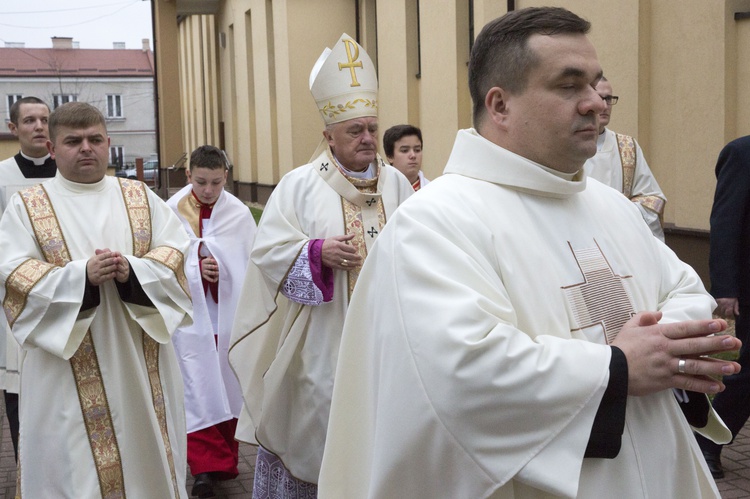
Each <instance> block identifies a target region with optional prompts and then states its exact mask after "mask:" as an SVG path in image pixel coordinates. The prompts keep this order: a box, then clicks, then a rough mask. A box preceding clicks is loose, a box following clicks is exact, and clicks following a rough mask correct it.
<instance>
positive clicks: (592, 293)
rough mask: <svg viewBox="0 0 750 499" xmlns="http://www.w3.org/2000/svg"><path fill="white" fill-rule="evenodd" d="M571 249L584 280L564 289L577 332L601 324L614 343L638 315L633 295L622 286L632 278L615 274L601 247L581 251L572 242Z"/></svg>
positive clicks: (608, 337) (608, 342) (605, 333)
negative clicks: (631, 298)
mask: <svg viewBox="0 0 750 499" xmlns="http://www.w3.org/2000/svg"><path fill="white" fill-rule="evenodd" d="M594 243H595V244H596V241H594ZM568 246H569V247H570V251H572V252H573V257H574V258H575V260H576V263H577V264H578V268H579V269H580V271H581V276H582V277H583V280H582V281H581V282H579V283H577V284H572V285H570V286H563V288H562V289H563V291H564V292H565V296H566V297H567V298H568V302H569V303H570V306H571V308H572V310H573V317H574V319H575V320H576V322H577V324H578V328H577V329H585V328H587V327H591V326H594V325H597V324H599V325H601V326H602V328H603V329H604V335H605V340H606V342H607V344H610V343H611V342H612V340H614V339H615V337H616V336H617V333H619V332H620V329H622V326H623V325H624V324H625V323H626V322H627V321H628V320H629V319H630V318H631V317H632V316H633V315H634V314H635V310H634V308H633V304H632V302H631V300H630V296H628V292H627V290H626V289H625V287H624V286H623V284H622V283H623V280H624V279H630V278H632V276H620V275H617V274H615V273H614V271H613V270H612V267H610V265H609V262H608V261H607V259H606V258H605V256H604V254H603V253H602V250H601V248H600V247H599V245H598V244H596V246H594V247H592V248H584V249H578V250H576V249H573V246H571V245H570V243H568Z"/></svg>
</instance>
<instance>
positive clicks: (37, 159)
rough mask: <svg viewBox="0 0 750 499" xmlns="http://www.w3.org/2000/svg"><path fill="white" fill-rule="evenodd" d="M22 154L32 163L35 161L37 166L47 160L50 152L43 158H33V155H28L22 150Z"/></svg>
mask: <svg viewBox="0 0 750 499" xmlns="http://www.w3.org/2000/svg"><path fill="white" fill-rule="evenodd" d="M21 156H23V157H24V158H26V159H28V160H29V161H31V162H32V163H34V164H35V165H36V166H39V165H43V164H44V162H45V161H47V158H49V153H47V154H45V155H44V156H42V157H41V158H32V157H31V156H28V155H26V154H24V153H23V151H21Z"/></svg>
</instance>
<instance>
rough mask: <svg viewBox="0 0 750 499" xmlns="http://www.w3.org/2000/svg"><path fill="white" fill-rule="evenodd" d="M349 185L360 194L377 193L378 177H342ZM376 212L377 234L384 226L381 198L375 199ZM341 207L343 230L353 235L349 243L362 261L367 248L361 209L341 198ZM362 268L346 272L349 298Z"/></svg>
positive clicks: (365, 228)
mask: <svg viewBox="0 0 750 499" xmlns="http://www.w3.org/2000/svg"><path fill="white" fill-rule="evenodd" d="M344 177H346V179H347V180H348V181H349V182H351V184H352V185H353V186H354V187H356V188H357V189H358V190H359V191H360V192H365V193H368V194H372V193H375V192H377V184H378V177H374V178H370V179H358V178H353V177H349V176H347V175H344ZM376 202H377V210H378V224H379V227H378V229H377V230H378V232H379V231H381V230H382V229H383V226H384V225H385V208H384V207H383V198H382V197H378V198H377V201H376ZM341 207H342V210H343V213H344V230H345V233H346V234H347V235H348V234H354V239H352V240H351V241H350V242H349V243H350V244H351V245H352V246H353V247H354V249H356V250H357V254H358V255H359V256H361V257H362V259H363V260H364V258H365V257H367V246H366V243H365V232H366V230H367V229H368V228H367V227H365V226H364V224H363V223H362V208H360V207H359V206H357V205H356V204H354V203H352V202H351V201H349V200H348V199H346V198H344V197H342V198H341ZM361 268H362V267H357V268H353V269H351V270H349V271H347V275H348V288H349V298H351V296H352V293H353V292H354V286H355V285H356V284H357V279H358V278H359V271H360V270H361Z"/></svg>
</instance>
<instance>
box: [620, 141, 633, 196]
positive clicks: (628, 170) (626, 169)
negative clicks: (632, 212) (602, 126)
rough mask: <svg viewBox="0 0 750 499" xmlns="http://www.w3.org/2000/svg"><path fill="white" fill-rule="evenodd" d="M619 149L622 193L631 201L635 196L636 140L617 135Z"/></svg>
mask: <svg viewBox="0 0 750 499" xmlns="http://www.w3.org/2000/svg"><path fill="white" fill-rule="evenodd" d="M615 137H617V148H618V149H619V152H620V162H621V163H622V193H623V194H625V197H626V198H628V199H630V197H631V196H632V195H633V180H634V179H635V161H636V157H635V139H634V138H633V137H630V136H629V135H624V134H622V133H615Z"/></svg>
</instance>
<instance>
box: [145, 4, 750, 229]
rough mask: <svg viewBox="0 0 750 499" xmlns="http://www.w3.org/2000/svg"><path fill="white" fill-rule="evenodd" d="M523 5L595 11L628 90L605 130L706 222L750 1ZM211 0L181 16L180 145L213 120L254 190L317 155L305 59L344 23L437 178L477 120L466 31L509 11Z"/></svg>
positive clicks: (244, 183) (737, 122) (737, 92)
mask: <svg viewBox="0 0 750 499" xmlns="http://www.w3.org/2000/svg"><path fill="white" fill-rule="evenodd" d="M155 1H158V0H155ZM160 3H161V2H160ZM165 3H166V4H170V3H171V2H169V1H166V0H165ZM514 3H515V7H516V8H519V9H520V8H523V7H527V6H541V5H550V4H552V5H559V6H564V7H566V8H569V9H571V10H573V11H574V12H576V13H578V14H579V15H581V16H583V17H585V18H587V19H589V20H590V21H591V22H592V25H593V27H592V32H591V34H590V38H591V40H592V42H593V43H594V45H595V46H596V48H597V52H598V55H599V58H600V61H601V63H602V66H603V68H604V71H605V74H606V75H607V77H608V78H609V79H610V80H611V81H612V84H613V87H614V89H615V94H617V95H619V97H620V102H619V103H618V105H617V107H615V109H614V112H613V118H612V122H611V128H613V129H615V130H617V131H619V132H623V133H627V134H631V135H634V136H635V137H636V138H637V139H638V141H639V143H640V144H641V146H642V147H643V149H644V152H645V156H646V158H647V159H648V161H649V165H650V166H651V168H652V170H653V171H654V173H655V175H656V177H657V178H658V180H659V182H660V184H661V185H662V188H663V189H664V191H665V194H666V195H667V197H668V200H669V202H668V203H667V208H666V213H665V223H666V225H667V227H673V228H675V230H678V231H679V230H684V231H688V232H694V233H697V234H705V232H706V231H707V230H708V228H709V227H708V217H709V213H710V207H711V202H712V198H713V190H714V186H715V180H714V176H713V167H714V164H715V161H716V157H717V155H718V153H719V150H720V149H721V147H722V146H723V145H724V144H725V143H726V142H728V141H729V140H731V139H733V138H735V137H738V136H741V135H744V134H748V133H750V89H749V88H748V85H747V84H745V83H744V82H747V81H748V78H750V67H748V66H749V65H750V63H749V62H747V61H750V58H749V57H748V56H750V20H742V19H741V20H735V17H734V14H735V12H740V11H750V0H658V1H656V0H620V1H618V2H602V1H601V0H565V1H556V2H555V1H550V0H540V1H532V0H516V1H515V2H514ZM177 4H178V6H179V4H180V2H179V1H177ZM218 5H219V6H218V12H216V15H215V16H213V17H212V16H202V17H201V18H199V16H188V17H186V18H185V19H184V20H183V22H182V23H181V25H180V38H179V44H180V47H181V48H180V51H179V53H180V62H181V69H180V81H181V87H182V98H181V106H180V108H181V109H182V110H181V120H182V121H183V124H184V132H183V133H182V135H183V137H184V138H183V140H184V143H185V144H186V145H185V149H186V150H187V149H188V146H190V147H192V146H193V145H194V144H197V143H198V142H200V141H201V140H215V138H214V137H216V136H217V133H218V136H219V137H220V138H221V140H222V141H223V145H224V147H225V148H226V150H227V152H228V153H229V155H230V158H231V159H232V162H233V163H234V165H235V171H234V172H233V175H234V179H235V180H236V181H238V185H239V187H240V188H239V193H240V195H241V196H242V197H245V198H254V199H259V200H261V201H263V197H264V196H267V193H268V192H270V189H271V188H272V186H274V185H275V184H276V183H277V182H278V181H279V179H280V178H281V177H282V176H283V175H284V173H286V172H288V171H290V170H291V169H292V168H294V167H295V166H298V165H301V164H303V163H305V162H306V161H307V160H308V159H309V158H310V155H311V154H312V152H313V150H314V149H315V147H316V146H317V145H318V143H319V141H320V138H321V137H322V135H321V131H322V129H323V122H322V120H321V119H320V116H319V114H318V111H317V109H316V108H315V104H314V101H313V99H312V97H311V95H310V92H309V87H308V78H309V72H310V69H311V68H312V65H313V64H314V62H315V60H316V59H317V58H318V56H319V55H320V53H321V51H322V50H323V48H324V47H326V46H330V45H331V44H333V43H334V42H335V41H336V40H337V39H338V37H339V36H340V34H341V33H342V32H346V33H348V34H349V35H351V36H352V37H359V38H358V39H359V41H360V43H361V44H362V45H363V46H364V47H365V49H366V50H367V51H368V53H369V54H370V55H371V57H372V58H373V61H374V62H375V64H376V66H377V67H378V75H379V80H380V95H379V112H380V128H381V131H384V130H385V129H386V128H388V127H389V126H391V125H394V124H398V123H412V124H415V125H417V126H420V127H421V128H422V130H423V134H424V139H425V151H424V170H425V172H426V173H427V175H428V177H432V178H434V177H436V176H438V175H439V174H440V173H441V172H442V169H443V166H444V164H445V162H446V160H447V158H448V155H449V153H450V150H451V146H452V143H453V139H454V137H455V134H456V130H458V129H459V128H465V127H469V126H471V102H470V98H469V94H468V89H467V84H466V80H467V70H468V59H469V47H470V44H471V42H472V37H475V36H476V35H477V34H478V33H479V31H480V30H481V28H482V27H483V26H484V24H485V23H486V22H488V21H490V20H492V19H494V18H495V17H497V16H499V15H502V14H504V13H505V11H506V9H507V2H500V1H497V0H473V2H467V1H465V0H430V1H429V2H428V1H426V0H419V1H418V0H377V1H376V0H354V1H353V0H306V1H304V2H302V1H293V0H224V1H220V2H218ZM472 9H473V10H472ZM193 18H196V19H193ZM212 57H213V59H212ZM211 75H213V78H211ZM175 109H176V108H175ZM172 114H173V115H174V112H172ZM222 130H223V133H222ZM263 193H265V194H263Z"/></svg>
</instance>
